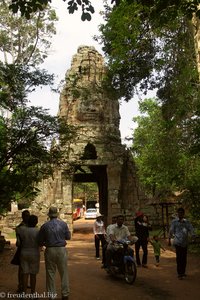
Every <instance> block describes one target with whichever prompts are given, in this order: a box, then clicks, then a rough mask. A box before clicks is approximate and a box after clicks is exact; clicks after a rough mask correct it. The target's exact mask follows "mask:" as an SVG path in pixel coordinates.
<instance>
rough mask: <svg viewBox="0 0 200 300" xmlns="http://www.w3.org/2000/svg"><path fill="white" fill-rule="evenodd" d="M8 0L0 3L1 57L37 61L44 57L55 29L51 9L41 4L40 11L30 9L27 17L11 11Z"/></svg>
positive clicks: (29, 62) (18, 61)
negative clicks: (30, 11) (29, 14)
mask: <svg viewBox="0 0 200 300" xmlns="http://www.w3.org/2000/svg"><path fill="white" fill-rule="evenodd" d="M9 2H10V1H8V0H4V1H3V2H1V4H0V14H1V20H0V51H1V52H3V55H4V61H5V62H6V63H13V64H16V63H17V64H19V63H20V64H22V63H23V64H26V65H27V64H29V65H38V64H40V63H42V62H44V59H45V58H46V57H47V53H48V50H49V48H50V45H51V42H50V38H51V37H52V36H53V35H54V34H55V33H56V30H55V22H56V21H57V17H56V14H55V11H54V10H53V9H50V7H49V6H45V9H44V10H43V11H42V12H34V13H32V15H31V19H30V20H27V19H26V18H25V17H21V16H19V14H14V15H13V13H12V12H11V11H10V10H9Z"/></svg>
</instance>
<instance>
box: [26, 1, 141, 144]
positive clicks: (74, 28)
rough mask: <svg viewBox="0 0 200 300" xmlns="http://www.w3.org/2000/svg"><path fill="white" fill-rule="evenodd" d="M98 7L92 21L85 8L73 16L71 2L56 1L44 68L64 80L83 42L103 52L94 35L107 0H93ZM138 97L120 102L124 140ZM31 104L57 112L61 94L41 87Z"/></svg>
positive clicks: (130, 127) (135, 113) (129, 134)
mask: <svg viewBox="0 0 200 300" xmlns="http://www.w3.org/2000/svg"><path fill="white" fill-rule="evenodd" d="M91 2H92V4H93V5H94V7H95V14H93V15H92V20H91V21H90V22H88V21H85V22H83V21H81V11H78V12H76V13H75V14H72V15H70V14H69V13H68V10H67V3H66V2H63V0H53V1H52V6H53V7H54V9H55V10H56V13H57V16H58V18H59V21H58V22H57V25H56V28H57V34H56V35H55V36H54V37H53V39H52V46H51V48H50V49H49V56H48V58H47V59H46V60H45V63H44V66H43V67H44V68H45V69H47V70H48V71H49V73H54V74H55V75H56V81H57V83H59V82H60V81H61V80H63V79H64V77H65V73H66V71H67V70H68V69H69V68H70V66H71V60H72V56H73V55H74V54H76V52H77V49H78V47H79V46H80V45H86V46H94V47H95V48H96V50H97V51H98V52H100V53H101V54H102V55H103V52H102V49H101V45H99V44H98V43H97V42H96V41H94V39H93V37H94V35H98V25H99V24H101V23H102V22H103V18H102V16H100V14H99V12H100V10H102V9H103V1H102V0H99V1H96V0H91ZM137 100H138V99H137V98H134V99H132V100H131V101H130V102H128V103H125V102H123V103H122V104H121V105H120V116H121V120H120V131H121V138H122V142H123V143H126V144H127V145H128V144H129V143H128V142H126V141H125V138H126V137H132V133H133V128H135V126H136V124H134V122H133V121H132V119H133V117H134V116H136V115H138V114H139V112H138V101H137ZM31 104H33V105H37V106H42V107H44V108H47V109H49V112H50V113H51V114H53V115H57V112H58V105H59V94H55V93H53V92H51V91H50V90H49V89H47V88H43V89H39V90H37V92H35V93H34V94H32V95H31Z"/></svg>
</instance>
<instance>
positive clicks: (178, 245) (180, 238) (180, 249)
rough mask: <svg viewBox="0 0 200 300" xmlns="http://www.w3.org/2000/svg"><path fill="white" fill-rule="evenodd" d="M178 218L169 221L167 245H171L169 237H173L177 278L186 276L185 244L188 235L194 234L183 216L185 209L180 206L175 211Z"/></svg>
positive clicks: (190, 225)
mask: <svg viewBox="0 0 200 300" xmlns="http://www.w3.org/2000/svg"><path fill="white" fill-rule="evenodd" d="M177 213H178V218H176V219H174V220H173V221H172V223H171V226H170V230H169V246H171V238H172V237H173V238H174V242H173V245H174V246H175V249H176V264H177V273H178V278H179V279H183V277H185V276H186V274H185V269H186V264H187V246H188V236H189V235H191V236H194V235H195V234H194V229H193V227H192V224H191V223H190V222H189V221H188V220H186V219H185V218H184V215H185V210H184V208H182V207H180V208H179V209H178V211H177Z"/></svg>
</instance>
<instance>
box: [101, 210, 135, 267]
mask: <svg viewBox="0 0 200 300" xmlns="http://www.w3.org/2000/svg"><path fill="white" fill-rule="evenodd" d="M123 223H124V216H123V215H122V214H119V215H118V216H117V220H116V224H113V226H112V227H111V230H110V234H109V238H110V241H109V244H108V246H107V250H106V265H107V268H109V267H110V266H111V260H112V256H113V253H114V252H115V251H116V247H115V242H116V241H119V240H129V241H130V242H133V239H132V237H131V234H130V232H129V229H128V227H127V226H125V225H124V224H123ZM130 255H132V256H133V250H132V249H131V248H130Z"/></svg>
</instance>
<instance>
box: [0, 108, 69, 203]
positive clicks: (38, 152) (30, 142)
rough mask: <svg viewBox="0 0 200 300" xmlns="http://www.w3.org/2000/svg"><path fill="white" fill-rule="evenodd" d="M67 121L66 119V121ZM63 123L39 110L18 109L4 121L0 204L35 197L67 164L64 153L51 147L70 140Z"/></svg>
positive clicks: (0, 129)
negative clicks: (42, 182)
mask: <svg viewBox="0 0 200 300" xmlns="http://www.w3.org/2000/svg"><path fill="white" fill-rule="evenodd" d="M63 121H64V120H63ZM63 121H62V120H59V119H58V118H57V117H53V116H50V115H49V114H48V113H47V111H45V110H44V109H42V108H38V107H26V106H22V107H20V108H15V109H14V111H13V113H12V115H11V117H10V118H9V119H8V118H5V117H3V116H1V118H0V135H1V143H0V195H1V196H0V203H1V206H3V207H4V206H5V205H8V203H9V202H10V199H12V200H14V199H15V200H18V198H21V197H23V198H26V197H29V198H30V197H33V196H35V195H36V193H37V190H36V189H35V187H36V184H37V183H38V182H39V181H40V180H41V179H42V178H45V177H48V176H50V175H52V174H53V171H54V168H55V167H58V166H61V165H62V164H64V163H66V162H65V160H64V152H63V151H61V150H60V148H59V147H51V145H52V144H53V141H54V140H57V141H58V139H59V137H60V134H61V135H62V141H63V142H65V141H66V140H69V138H70V129H69V128H68V127H67V125H65V126H63V125H62V126H60V125H61V122H63Z"/></svg>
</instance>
